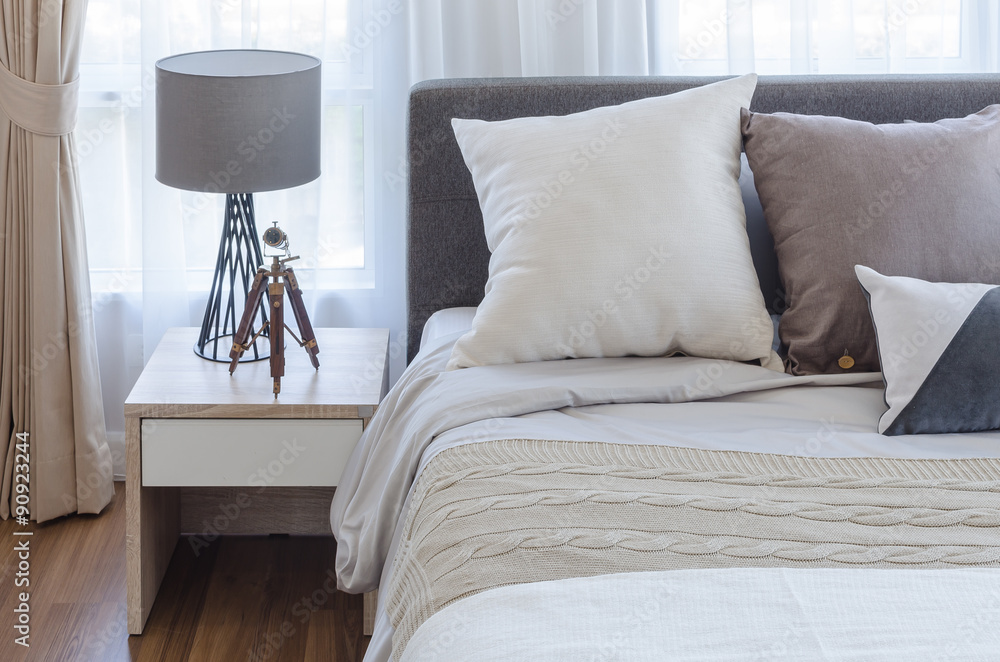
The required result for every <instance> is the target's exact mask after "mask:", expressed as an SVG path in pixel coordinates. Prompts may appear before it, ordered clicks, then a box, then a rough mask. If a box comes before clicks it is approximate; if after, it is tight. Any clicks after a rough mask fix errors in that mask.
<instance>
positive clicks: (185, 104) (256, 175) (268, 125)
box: [156, 50, 321, 193]
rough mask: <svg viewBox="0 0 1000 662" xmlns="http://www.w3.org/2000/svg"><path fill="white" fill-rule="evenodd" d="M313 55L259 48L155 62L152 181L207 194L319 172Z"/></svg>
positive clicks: (266, 187)
mask: <svg viewBox="0 0 1000 662" xmlns="http://www.w3.org/2000/svg"><path fill="white" fill-rule="evenodd" d="M320 94H321V80H320V61H319V60H318V59H317V58H315V57H312V56H311V55H304V54H301V53H288V52H283V51H264V50H223V51H202V52H198V53H184V54H181V55H174V56H171V57H167V58H164V59H162V60H160V61H158V62H157V63H156V179H157V180H159V181H160V182H162V183H164V184H166V185H168V186H172V187H174V188H179V189H185V190H189V191H205V192H209V193H259V192H263V191H276V190H279V189H286V188H291V187H293V186H299V185H301V184H305V183H307V182H310V181H312V180H314V179H316V178H317V177H319V174H320V112H321V110H320V109H321V105H320V102H321V99H320Z"/></svg>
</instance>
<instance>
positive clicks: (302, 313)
mask: <svg viewBox="0 0 1000 662" xmlns="http://www.w3.org/2000/svg"><path fill="white" fill-rule="evenodd" d="M285 283H286V284H287V285H288V300H289V301H290V302H291V304H292V313H294V314H295V323H296V324H298V326H299V333H300V334H301V335H302V346H303V347H305V349H306V352H308V354H309V360H310V361H311V362H312V365H313V367H314V368H316V369H317V370H319V359H318V358H316V355H317V354H319V345H318V344H316V333H315V332H314V331H313V327H312V323H311V322H310V321H309V313H307V312H306V306H305V304H304V303H302V290H301V289H299V281H298V279H297V278H296V277H295V271H293V270H292V268H291V267H285Z"/></svg>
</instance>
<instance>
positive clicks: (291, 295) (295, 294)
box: [229, 221, 319, 398]
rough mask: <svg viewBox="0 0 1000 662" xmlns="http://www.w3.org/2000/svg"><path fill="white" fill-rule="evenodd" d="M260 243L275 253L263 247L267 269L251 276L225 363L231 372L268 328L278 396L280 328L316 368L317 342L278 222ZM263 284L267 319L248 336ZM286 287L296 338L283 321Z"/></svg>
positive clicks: (281, 359) (281, 360) (282, 358)
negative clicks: (297, 329) (229, 361)
mask: <svg viewBox="0 0 1000 662" xmlns="http://www.w3.org/2000/svg"><path fill="white" fill-rule="evenodd" d="M263 239H264V244H265V245H266V246H269V247H271V248H272V249H275V250H277V251H279V252H277V253H274V254H268V252H267V248H265V249H264V255H265V257H270V258H271V268H270V269H268V268H267V267H261V268H260V269H258V270H257V275H256V276H255V277H254V279H253V285H252V286H251V287H250V293H249V294H248V295H247V304H246V307H245V308H243V319H241V320H240V326H239V329H237V330H236V334H235V335H234V336H233V349H232V351H230V352H229V358H230V359H232V362H231V363H230V364H229V374H230V375H231V374H233V373H234V372H235V371H236V368H237V366H239V362H240V357H241V356H243V352H245V351H247V349H249V348H250V346H251V345H253V343H254V341H255V340H257V337H258V336H260V335H261V334H262V333H264V332H265V331H268V338H269V339H270V341H271V356H270V361H271V378H272V379H273V380H274V397H275V398H277V397H278V393H280V392H281V378H282V376H283V375H284V374H285V339H284V335H285V334H284V331H285V329H288V333H290V334H291V335H292V337H293V338H295V342H297V343H298V344H299V346H300V347H304V348H305V350H306V353H307V354H309V361H310V362H312V364H313V367H314V368H316V369H317V370H319V359H317V358H316V355H317V354H319V345H317V344H316V334H315V333H314V332H313V328H312V323H310V321H309V314H308V313H307V312H306V307H305V304H303V303H302V290H301V289H299V281H298V279H296V278H295V272H294V271H293V270H292V268H291V267H289V266H286V263H288V262H291V261H292V260H297V259H299V256H298V255H296V256H295V257H292V254H291V251H290V250H289V248H288V235H286V234H285V233H284V232H283V231H282V229H281V228H279V227H278V222H277V221H274V227H272V228H268V229H267V230H265V231H264V235H263ZM265 285H266V286H267V295H268V304H269V305H268V306H267V309H268V310H269V311H270V312H271V319H270V320H269V321H265V322H264V323H263V324H262V325H261V328H260V331H258V332H257V333H256V334H254V335H253V337H252V338H249V339H248V336H250V333H251V329H252V326H251V325H252V324H253V318H254V314H255V313H256V311H257V308H258V306H260V305H261V302H262V301H263V298H264V286H265ZM286 287H287V288H288V300H289V301H290V302H291V304H292V313H293V314H294V315H295V323H296V324H298V327H299V333H300V334H301V335H302V339H301V340H299V339H298V337H296V335H295V333H294V332H293V331H292V330H291V329H290V328H288V325H287V324H285V313H284V307H285V288H286Z"/></svg>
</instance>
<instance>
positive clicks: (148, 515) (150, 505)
mask: <svg viewBox="0 0 1000 662" xmlns="http://www.w3.org/2000/svg"><path fill="white" fill-rule="evenodd" d="M141 433H142V424H141V420H140V419H139V418H136V417H131V416H130V417H126V419H125V481H126V482H125V564H126V571H125V577H126V581H125V583H126V587H127V591H128V632H129V634H142V629H143V627H144V626H145V625H146V618H147V617H148V616H149V610H150V609H152V607H153V600H155V599H156V592H157V591H158V590H159V589H160V582H162V581H163V575H164V574H165V573H166V571H167V566H168V565H169V564H170V557H171V556H173V553H174V547H176V546H177V540H178V539H179V538H180V513H181V510H180V495H179V492H178V490H177V488H173V487H156V488H150V487H146V488H144V487H143V486H142V455H141V449H142V445H141V438H140V437H141Z"/></svg>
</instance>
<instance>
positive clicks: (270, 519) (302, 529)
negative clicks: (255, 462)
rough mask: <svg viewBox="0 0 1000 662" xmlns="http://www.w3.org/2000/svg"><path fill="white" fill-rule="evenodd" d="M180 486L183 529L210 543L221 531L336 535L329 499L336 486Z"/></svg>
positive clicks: (331, 497)
mask: <svg viewBox="0 0 1000 662" xmlns="http://www.w3.org/2000/svg"><path fill="white" fill-rule="evenodd" d="M179 489H180V493H181V524H180V529H181V531H182V532H183V533H188V534H194V535H198V536H201V537H202V538H203V539H205V540H206V541H208V542H210V539H214V536H216V535H219V534H225V535H232V534H238V535H260V534H263V535H267V534H270V533H292V534H305V535H327V536H332V535H333V532H332V531H331V530H330V501H331V500H332V499H333V495H334V492H336V489H337V488H335V487H266V488H257V489H243V488H234V487H182V488H179ZM231 515H235V517H232V516H231Z"/></svg>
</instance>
